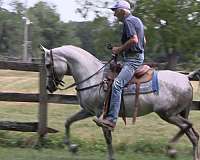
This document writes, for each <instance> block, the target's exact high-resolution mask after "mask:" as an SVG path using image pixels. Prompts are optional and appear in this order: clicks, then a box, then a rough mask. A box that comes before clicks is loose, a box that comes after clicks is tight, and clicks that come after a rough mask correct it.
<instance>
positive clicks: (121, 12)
mask: <svg viewBox="0 0 200 160" xmlns="http://www.w3.org/2000/svg"><path fill="white" fill-rule="evenodd" d="M110 9H111V10H112V11H114V16H116V17H117V18H118V19H119V21H123V19H124V16H125V15H127V14H130V9H131V6H130V4H129V3H128V2H127V1H125V0H120V1H117V2H115V3H114V5H113V6H112V7H111V8H110Z"/></svg>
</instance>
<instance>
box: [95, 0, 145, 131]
mask: <svg viewBox="0 0 200 160" xmlns="http://www.w3.org/2000/svg"><path fill="white" fill-rule="evenodd" d="M110 9H111V10H112V11H114V16H116V17H117V18H118V20H119V21H121V22H123V32H122V37H121V43H122V44H121V45H120V46H115V47H113V48H112V54H114V55H119V54H121V55H122V57H123V67H122V70H121V72H120V73H119V75H118V76H117V77H116V78H115V80H114V82H113V85H112V93H111V100H110V107H109V111H108V113H107V115H105V116H104V118H101V117H100V118H98V119H96V123H97V125H98V126H101V127H106V128H108V129H110V130H113V129H114V128H115V126H116V122H117V118H118V114H119V110H120V104H121V94H122V89H123V87H124V86H125V85H126V84H127V83H128V81H129V80H130V79H131V78H132V76H133V75H134V72H135V70H136V69H137V68H138V67H139V66H140V65H141V64H142V63H143V61H144V45H145V43H146V40H145V36H144V26H143V23H142V21H141V20H140V19H139V18H138V17H135V16H133V15H132V14H131V12H130V9H131V7H130V4H129V3H128V2H127V1H125V0H120V1H118V2H115V4H114V5H113V7H112V8H110Z"/></svg>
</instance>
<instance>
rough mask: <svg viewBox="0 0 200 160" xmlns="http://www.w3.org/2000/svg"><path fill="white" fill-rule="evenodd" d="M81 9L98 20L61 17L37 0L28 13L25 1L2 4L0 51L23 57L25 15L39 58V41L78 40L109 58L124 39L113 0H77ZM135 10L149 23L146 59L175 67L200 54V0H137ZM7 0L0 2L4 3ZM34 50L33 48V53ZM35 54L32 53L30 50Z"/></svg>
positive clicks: (75, 42)
mask: <svg viewBox="0 0 200 160" xmlns="http://www.w3.org/2000/svg"><path fill="white" fill-rule="evenodd" d="M76 2H77V3H79V5H80V8H77V13H79V14H81V15H82V16H83V17H84V18H86V17H87V16H89V15H91V14H93V15H94V16H95V18H94V20H93V21H84V22H72V21H70V22H68V23H65V22H62V21H61V20H60V15H59V14H58V13H57V12H56V6H54V5H49V4H48V3H46V2H42V1H40V2H38V3H36V4H35V5H34V6H33V7H31V8H28V9H27V12H26V9H25V7H24V5H23V4H22V3H20V2H18V1H16V0H14V1H13V2H12V3H11V4H10V5H11V6H12V7H13V9H12V11H8V10H6V9H3V8H0V53H1V55H6V56H13V57H15V56H18V57H22V54H23V52H22V50H23V43H24V39H23V38H24V37H23V36H24V23H25V22H24V17H27V18H28V19H29V20H30V21H31V22H32V23H31V24H29V41H31V42H32V43H31V46H32V50H33V55H32V56H34V57H39V52H40V51H39V47H38V45H39V44H40V43H42V44H43V45H45V46H46V47H47V48H53V47H58V46H61V45H65V44H73V45H77V46H79V47H82V48H83V49H85V50H87V51H89V52H91V53H92V54H94V55H95V56H97V57H98V58H101V59H108V58H109V57H110V51H109V50H107V49H106V44H107V43H112V44H114V45H118V44H120V38H121V37H120V34H121V27H122V26H121V25H120V24H119V23H118V22H111V21H110V18H111V17H113V15H112V14H111V13H112V12H111V11H110V10H109V9H108V8H109V6H111V5H112V2H113V0H95V1H94V0H81V1H80V0H76ZM130 2H131V5H132V6H134V7H133V8H134V9H133V10H134V11H133V10H132V11H133V14H134V15H136V16H138V17H140V18H141V19H142V21H143V22H144V24H145V34H146V39H147V45H146V56H145V57H146V61H158V62H166V61H167V62H168V68H171V69H173V66H174V65H175V64H176V63H177V62H184V63H185V62H187V61H188V62H189V63H193V62H196V61H195V60H196V59H198V57H199V55H200V49H199V48H200V43H199V37H200V1H199V0H190V1H188V0H170V1H169V0H162V1H155V0H137V1H130ZM2 4H3V1H0V6H1V5H2ZM29 55H30V53H29ZM30 56H31V55H30Z"/></svg>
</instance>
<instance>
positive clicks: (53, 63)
mask: <svg viewBox="0 0 200 160" xmlns="http://www.w3.org/2000/svg"><path fill="white" fill-rule="evenodd" d="M40 48H41V50H42V51H43V52H44V54H45V66H46V71H47V82H46V84H47V86H46V87H47V90H48V91H49V92H51V93H53V92H55V91H56V90H57V89H58V86H59V85H61V86H62V85H63V83H64V82H63V81H62V79H63V77H64V75H65V73H66V72H67V63H66V60H65V59H64V58H63V57H61V56H59V55H58V54H56V53H53V52H52V50H48V49H46V48H45V47H43V46H42V45H41V46H40Z"/></svg>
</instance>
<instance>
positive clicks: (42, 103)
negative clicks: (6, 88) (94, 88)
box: [0, 56, 200, 137]
mask: <svg viewBox="0 0 200 160" xmlns="http://www.w3.org/2000/svg"><path fill="white" fill-rule="evenodd" d="M0 69H9V70H17V71H30V72H40V74H39V84H40V85H39V93H38V94H32V93H5V92H0V101H14V102H39V109H38V123H20V122H19V123H17V122H13V123H11V124H8V122H0V129H5V130H9V129H11V130H18V131H37V132H38V134H39V136H40V137H43V136H44V135H45V134H47V133H48V132H56V130H54V129H51V128H48V127H47V113H48V107H47V105H48V103H60V104H78V100H77V97H76V96H75V95H58V94H47V91H46V70H45V62H44V56H42V59H41V64H33V63H21V62H20V63H19V62H6V61H0ZM68 75H70V72H69V73H68ZM192 109H193V110H200V102H199V101H193V104H192ZM8 125H11V127H8ZM27 125H29V127H27V128H28V129H25V130H24V129H21V128H23V126H27ZM30 125H31V126H32V128H31V129H30ZM16 126H19V127H16ZM25 128H26V127H25Z"/></svg>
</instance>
